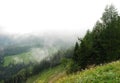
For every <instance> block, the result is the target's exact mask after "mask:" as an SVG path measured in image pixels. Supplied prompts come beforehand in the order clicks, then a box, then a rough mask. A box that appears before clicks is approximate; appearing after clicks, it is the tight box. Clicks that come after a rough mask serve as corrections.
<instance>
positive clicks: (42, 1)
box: [0, 0, 120, 34]
mask: <svg viewBox="0 0 120 83" xmlns="http://www.w3.org/2000/svg"><path fill="white" fill-rule="evenodd" d="M111 3H112V4H113V5H115V7H116V8H117V9H118V10H120V0H0V28H1V29H0V30H3V31H5V32H7V33H10V34H13V33H20V34H24V33H31V32H32V33H33V32H34V33H35V32H39V33H41V34H43V33H58V34H63V33H64V34H67V33H68V34H71V33H72V34H77V33H80V34H83V33H84V32H85V31H86V30H87V29H88V28H89V29H92V28H93V25H94V24H95V22H96V21H97V20H98V19H99V18H100V17H101V16H102V13H103V11H104V9H105V6H106V5H107V4H111Z"/></svg>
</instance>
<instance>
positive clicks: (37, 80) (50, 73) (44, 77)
mask: <svg viewBox="0 0 120 83" xmlns="http://www.w3.org/2000/svg"><path fill="white" fill-rule="evenodd" d="M61 71H65V70H64V67H63V66H61V65H59V66H57V67H54V68H49V69H46V70H44V71H43V72H41V73H39V74H38V75H36V76H32V77H30V78H29V79H28V80H27V82H26V83H48V82H49V81H54V80H55V79H54V80H53V78H54V77H56V76H58V74H59V75H60V73H61ZM62 74H63V72H62Z"/></svg>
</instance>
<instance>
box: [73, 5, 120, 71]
mask: <svg viewBox="0 0 120 83" xmlns="http://www.w3.org/2000/svg"><path fill="white" fill-rule="evenodd" d="M79 40H80V43H79V44H78V43H76V45H75V50H74V55H73V58H72V59H73V63H74V64H73V66H71V69H73V70H72V71H75V70H77V69H78V67H79V68H80V69H79V70H81V69H84V68H86V67H88V66H90V65H98V64H101V63H107V62H111V61H115V60H118V59H120V16H119V15H118V12H117V11H116V9H115V8H114V6H113V5H111V6H107V7H106V9H105V12H104V13H103V16H102V18H101V21H97V23H96V25H95V26H94V29H93V30H92V31H91V32H90V31H87V33H86V35H85V37H84V38H83V39H79ZM76 64H77V65H78V67H76V68H74V65H76Z"/></svg>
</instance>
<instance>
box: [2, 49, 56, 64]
mask: <svg viewBox="0 0 120 83" xmlns="http://www.w3.org/2000/svg"><path fill="white" fill-rule="evenodd" d="M56 52H57V49H55V48H52V49H44V48H33V49H31V50H30V51H29V52H25V53H21V54H17V55H11V56H6V57H4V63H3V66H8V65H9V64H18V63H21V62H22V63H24V64H28V63H29V62H33V63H37V62H40V61H41V60H42V59H44V58H45V57H46V56H48V55H49V56H52V55H53V54H54V53H56Z"/></svg>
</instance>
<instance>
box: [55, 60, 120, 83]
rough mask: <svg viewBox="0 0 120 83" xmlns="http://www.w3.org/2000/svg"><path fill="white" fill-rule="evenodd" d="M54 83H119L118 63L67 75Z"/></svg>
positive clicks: (119, 66) (119, 71)
mask: <svg viewBox="0 0 120 83" xmlns="http://www.w3.org/2000/svg"><path fill="white" fill-rule="evenodd" d="M55 83H120V61H116V62H112V63H109V64H106V65H103V66H102V65H101V66H97V67H95V68H90V69H87V70H84V71H82V72H78V73H76V74H72V75H67V76H65V77H62V78H59V80H57V81H56V82H55Z"/></svg>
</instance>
